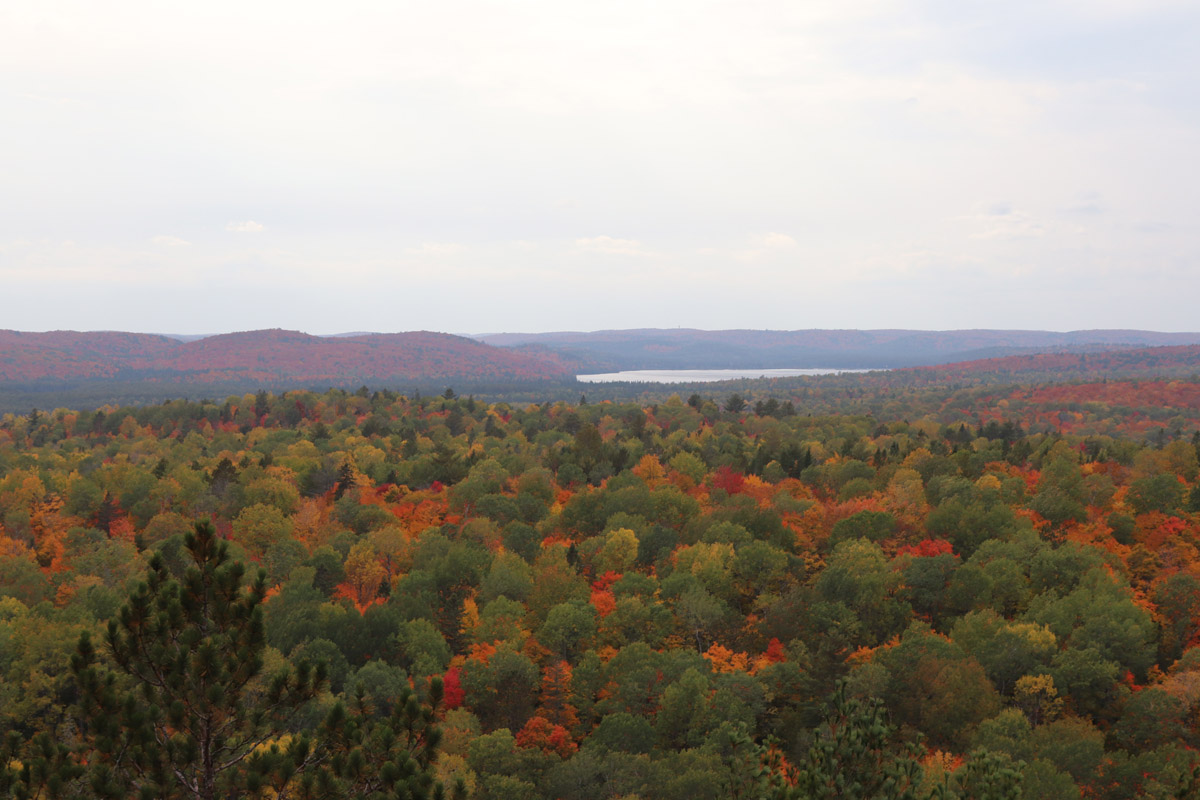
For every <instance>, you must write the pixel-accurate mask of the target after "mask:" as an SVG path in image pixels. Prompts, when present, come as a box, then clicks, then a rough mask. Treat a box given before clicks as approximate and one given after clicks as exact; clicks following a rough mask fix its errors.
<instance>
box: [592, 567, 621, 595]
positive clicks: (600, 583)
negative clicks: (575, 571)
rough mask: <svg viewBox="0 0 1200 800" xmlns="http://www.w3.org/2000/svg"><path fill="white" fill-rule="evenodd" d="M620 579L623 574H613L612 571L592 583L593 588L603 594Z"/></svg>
mask: <svg viewBox="0 0 1200 800" xmlns="http://www.w3.org/2000/svg"><path fill="white" fill-rule="evenodd" d="M620 579H621V573H619V572H613V571H612V570H611V569H610V570H609V571H608V572H606V573H604V574H603V575H601V576H600V577H599V578H596V580H594V581H592V588H593V589H595V590H596V591H598V592H603V591H604V590H606V589H608V588H609V587H610V586H612V585H613V584H614V583H616V582H617V581H619V580H620Z"/></svg>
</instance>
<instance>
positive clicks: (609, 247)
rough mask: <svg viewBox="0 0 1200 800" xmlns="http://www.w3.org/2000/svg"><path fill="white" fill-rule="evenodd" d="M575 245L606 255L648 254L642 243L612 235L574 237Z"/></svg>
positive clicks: (581, 248)
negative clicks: (586, 237)
mask: <svg viewBox="0 0 1200 800" xmlns="http://www.w3.org/2000/svg"><path fill="white" fill-rule="evenodd" d="M575 246H576V247H577V248H579V249H580V250H585V251H587V252H590V253H603V254H604V255H608V256H645V255H650V253H649V251H647V250H646V249H645V248H644V247H643V246H642V243H641V242H639V241H636V240H634V239H615V238H613V237H612V236H593V237H591V238H590V239H576V240H575Z"/></svg>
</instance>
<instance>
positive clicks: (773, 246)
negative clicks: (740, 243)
mask: <svg viewBox="0 0 1200 800" xmlns="http://www.w3.org/2000/svg"><path fill="white" fill-rule="evenodd" d="M799 246H800V243H799V242H798V241H796V239H795V238H794V237H791V236H788V235H787V234H786V233H774V232H772V233H765V234H762V235H761V236H755V237H754V238H753V239H752V240H751V242H750V246H749V247H747V248H745V249H743V250H737V251H735V252H734V254H733V257H734V258H735V259H737V260H738V261H757V260H759V259H762V258H769V257H770V256H772V255H777V254H779V253H781V252H783V251H785V250H791V249H793V248H796V247H799Z"/></svg>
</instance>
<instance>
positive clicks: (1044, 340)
mask: <svg viewBox="0 0 1200 800" xmlns="http://www.w3.org/2000/svg"><path fill="white" fill-rule="evenodd" d="M476 338H478V339H479V340H480V341H483V342H487V343H488V344H493V345H499V346H502V347H515V348H528V347H532V346H537V347H542V348H548V349H550V350H554V351H557V352H560V353H563V354H564V355H567V356H570V357H572V358H575V359H577V360H579V361H581V362H583V363H589V364H594V365H596V367H598V368H604V369H612V370H629V369H725V368H732V369H745V368H755V369H759V368H761V369H771V368H789V367H791V368H800V367H846V368H879V369H886V368H895V367H912V366H926V365H934V364H947V363H952V362H956V361H968V360H978V359H984V358H995V357H1000V356H1008V355H1018V354H1028V353H1036V352H1047V351H1058V350H1069V351H1086V350H1095V349H1113V348H1131V347H1152V346H1167V345H1188V344H1200V333H1160V332H1155V331H1142V330H1086V331H1069V332H1065V333H1064V332H1057V331H1034V330H953V331H921V330H902V329H887V330H816V329H815V330H796V331H766V330H723V331H705V330H696V329H689V328H672V329H663V328H642V329H633V330H606V331H592V332H576V331H563V332H557V333H499V334H488V335H481V336H478V337H476Z"/></svg>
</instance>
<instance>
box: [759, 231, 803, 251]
mask: <svg viewBox="0 0 1200 800" xmlns="http://www.w3.org/2000/svg"><path fill="white" fill-rule="evenodd" d="M797 244H799V242H797V241H796V240H795V239H793V238H792V237H791V236H788V235H787V234H786V233H768V234H767V235H766V236H764V237H762V245H763V247H768V248H771V249H772V250H778V249H780V248H784V247H795V246H796V245H797Z"/></svg>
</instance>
